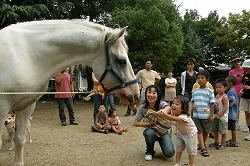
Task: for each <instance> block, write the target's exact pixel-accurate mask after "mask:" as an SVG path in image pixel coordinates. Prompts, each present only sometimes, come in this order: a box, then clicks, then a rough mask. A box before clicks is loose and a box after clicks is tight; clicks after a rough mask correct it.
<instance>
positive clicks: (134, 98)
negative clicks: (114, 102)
mask: <svg viewBox="0 0 250 166" xmlns="http://www.w3.org/2000/svg"><path fill="white" fill-rule="evenodd" d="M126 98H127V100H128V102H129V105H133V104H136V102H137V101H138V100H139V96H138V95H128V96H126Z"/></svg>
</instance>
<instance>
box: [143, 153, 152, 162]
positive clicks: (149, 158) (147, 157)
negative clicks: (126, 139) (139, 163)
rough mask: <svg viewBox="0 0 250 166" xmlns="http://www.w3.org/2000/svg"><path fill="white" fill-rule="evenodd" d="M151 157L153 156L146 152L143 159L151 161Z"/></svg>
mask: <svg viewBox="0 0 250 166" xmlns="http://www.w3.org/2000/svg"><path fill="white" fill-rule="evenodd" d="M152 159H153V156H152V155H151V154H146V156H145V160H146V161H151V160H152Z"/></svg>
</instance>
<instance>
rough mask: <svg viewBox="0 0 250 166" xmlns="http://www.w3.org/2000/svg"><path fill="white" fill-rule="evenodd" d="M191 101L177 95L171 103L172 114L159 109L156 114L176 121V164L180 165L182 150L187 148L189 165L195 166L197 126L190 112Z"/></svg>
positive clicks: (176, 165)
mask: <svg viewBox="0 0 250 166" xmlns="http://www.w3.org/2000/svg"><path fill="white" fill-rule="evenodd" d="M188 103H189V101H188V100H187V99H186V98H184V97H183V96H176V97H175V98H174V101H173V104H172V105H171V108H172V110H171V115H170V114H166V113H164V112H162V111H158V112H156V113H155V115H156V116H157V117H159V118H164V119H168V120H172V121H174V122H173V123H174V125H175V126H176V128H177V138H176V164H175V166H180V165H181V164H180V162H181V155H182V152H183V151H184V150H185V147H186V149H187V153H188V155H189V164H188V165H189V166H194V157H195V155H196V154H197V145H198V137H197V132H198V130H197V128H196V126H195V123H194V121H193V120H192V118H191V117H190V114H189V113H188V107H189V104H188Z"/></svg>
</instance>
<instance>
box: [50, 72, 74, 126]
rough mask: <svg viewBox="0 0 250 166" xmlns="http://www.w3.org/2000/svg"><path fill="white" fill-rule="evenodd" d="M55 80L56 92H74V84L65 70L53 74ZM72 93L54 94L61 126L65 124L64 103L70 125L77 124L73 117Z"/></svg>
mask: <svg viewBox="0 0 250 166" xmlns="http://www.w3.org/2000/svg"><path fill="white" fill-rule="evenodd" d="M54 78H55V81H56V92H74V86H73V81H72V77H71V75H70V74H69V73H67V72H66V70H63V71H61V72H60V73H57V74H56V75H55V76H54ZM74 96H75V94H74V93H65V94H55V98H57V104H58V109H59V117H60V121H61V124H62V126H66V116H65V113H64V104H66V106H67V109H68V113H69V122H70V124H71V125H78V123H77V122H76V121H75V117H74V109H73V97H74Z"/></svg>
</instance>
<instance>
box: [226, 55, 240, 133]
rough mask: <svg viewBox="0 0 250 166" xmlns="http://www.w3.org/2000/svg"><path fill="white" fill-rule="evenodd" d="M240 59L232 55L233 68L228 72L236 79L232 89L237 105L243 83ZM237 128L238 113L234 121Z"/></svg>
mask: <svg viewBox="0 0 250 166" xmlns="http://www.w3.org/2000/svg"><path fill="white" fill-rule="evenodd" d="M241 61H242V58H240V57H238V56H235V57H233V59H232V60H231V63H232V64H233V69H232V70H230V71H229V74H228V75H229V76H234V77H235V78H236V79H237V82H236V84H235V85H234V89H235V91H236V94H237V97H238V105H239V103H240V90H241V89H242V88H243V84H242V83H241V80H242V77H243V74H244V69H243V67H242V66H241ZM238 108H239V106H238ZM238 114H239V111H238ZM239 128H240V124H239V115H238V119H237V121H236V129H238V130H239Z"/></svg>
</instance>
